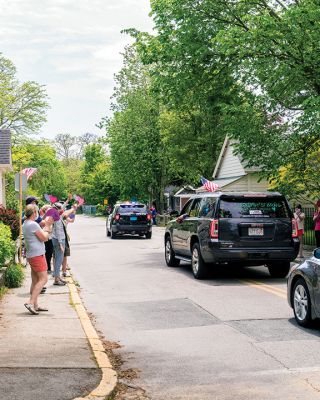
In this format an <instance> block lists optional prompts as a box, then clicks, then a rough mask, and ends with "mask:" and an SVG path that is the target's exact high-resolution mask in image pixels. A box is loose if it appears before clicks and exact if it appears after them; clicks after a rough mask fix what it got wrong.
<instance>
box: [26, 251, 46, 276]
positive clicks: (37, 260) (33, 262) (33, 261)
mask: <svg viewBox="0 0 320 400" xmlns="http://www.w3.org/2000/svg"><path fill="white" fill-rule="evenodd" d="M28 263H29V264H30V267H31V269H32V270H33V271H34V272H44V271H47V270H48V266H47V261H46V257H45V255H44V254H43V255H42V256H36V257H31V258H28Z"/></svg>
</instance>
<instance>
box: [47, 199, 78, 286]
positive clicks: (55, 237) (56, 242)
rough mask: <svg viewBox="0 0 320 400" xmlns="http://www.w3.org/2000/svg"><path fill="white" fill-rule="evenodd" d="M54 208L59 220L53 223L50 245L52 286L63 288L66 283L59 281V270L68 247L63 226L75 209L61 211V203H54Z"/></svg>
mask: <svg viewBox="0 0 320 400" xmlns="http://www.w3.org/2000/svg"><path fill="white" fill-rule="evenodd" d="M54 207H55V208H56V209H57V210H58V211H59V214H60V219H59V220H58V221H56V222H55V223H54V226H53V232H52V244H53V251H54V272H53V276H54V283H53V284H54V285H58V286H63V285H65V284H66V281H64V280H63V279H61V276H60V270H61V266H62V263H63V259H64V253H65V250H66V247H68V246H69V242H68V235H67V231H66V227H65V225H64V219H65V218H67V217H69V216H70V215H71V214H73V213H74V212H75V211H76V208H71V209H70V210H68V211H64V210H63V206H62V204H61V203H54Z"/></svg>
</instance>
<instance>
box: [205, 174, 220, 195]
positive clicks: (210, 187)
mask: <svg viewBox="0 0 320 400" xmlns="http://www.w3.org/2000/svg"><path fill="white" fill-rule="evenodd" d="M201 183H202V185H203V186H204V188H205V189H206V190H207V191H208V192H215V191H216V190H219V189H220V186H219V185H217V184H216V183H214V182H212V181H208V179H206V178H204V177H203V176H202V177H201Z"/></svg>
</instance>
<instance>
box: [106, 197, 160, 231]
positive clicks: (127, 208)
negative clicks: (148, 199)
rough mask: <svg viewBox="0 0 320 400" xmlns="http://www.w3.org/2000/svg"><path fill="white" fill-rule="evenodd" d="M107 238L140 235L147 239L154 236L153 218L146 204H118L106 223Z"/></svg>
mask: <svg viewBox="0 0 320 400" xmlns="http://www.w3.org/2000/svg"><path fill="white" fill-rule="evenodd" d="M106 229H107V236H110V237H111V239H114V238H115V237H116V236H118V235H124V234H127V233H129V234H131V235H133V234H139V235H140V236H143V235H145V236H146V238H147V239H151V236H152V218H151V214H150V212H149V210H148V208H147V206H146V205H145V204H139V203H129V202H125V203H117V204H116V205H115V206H114V209H113V211H112V213H111V214H110V215H109V217H108V218H107V222H106Z"/></svg>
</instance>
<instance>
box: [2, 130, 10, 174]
mask: <svg viewBox="0 0 320 400" xmlns="http://www.w3.org/2000/svg"><path fill="white" fill-rule="evenodd" d="M0 168H2V169H11V133H10V131H9V130H8V129H2V130H0Z"/></svg>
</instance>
